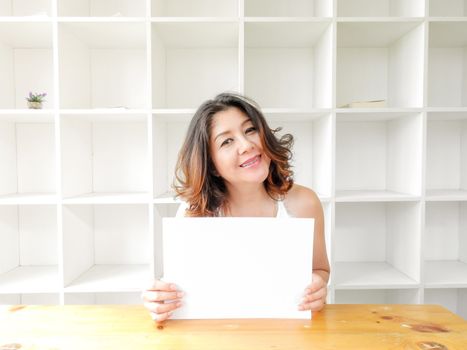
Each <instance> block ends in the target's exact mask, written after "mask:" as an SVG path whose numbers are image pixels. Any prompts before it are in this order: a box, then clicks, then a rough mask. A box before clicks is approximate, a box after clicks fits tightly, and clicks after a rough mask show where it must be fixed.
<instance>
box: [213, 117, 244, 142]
mask: <svg viewBox="0 0 467 350" xmlns="http://www.w3.org/2000/svg"><path fill="white" fill-rule="evenodd" d="M248 122H251V119H250V118H247V119H245V120H244V121H243V122H242V124H241V125H240V126H243V124H246V123H248ZM229 132H230V130H226V131H223V132H221V133H220V134H217V136H216V137H215V138H214V142H215V141H216V140H217V139H218V138H219V137H220V136H222V135H225V134H228V133H229Z"/></svg>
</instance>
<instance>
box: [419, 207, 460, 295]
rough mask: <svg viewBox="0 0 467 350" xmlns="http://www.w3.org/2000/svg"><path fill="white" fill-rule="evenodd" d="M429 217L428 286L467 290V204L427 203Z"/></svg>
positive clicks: (426, 239) (427, 230) (426, 283)
mask: <svg viewBox="0 0 467 350" xmlns="http://www.w3.org/2000/svg"><path fill="white" fill-rule="evenodd" d="M425 217H426V219H425V220H426V224H425V237H424V247H425V254H424V259H425V269H424V271H425V275H424V282H425V285H426V286H429V287H440V288H444V287H454V288H457V287H465V288H467V202H427V203H426V214H425Z"/></svg>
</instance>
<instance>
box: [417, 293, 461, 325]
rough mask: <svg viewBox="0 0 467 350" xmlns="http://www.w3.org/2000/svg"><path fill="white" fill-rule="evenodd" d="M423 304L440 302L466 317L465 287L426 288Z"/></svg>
mask: <svg viewBox="0 0 467 350" xmlns="http://www.w3.org/2000/svg"><path fill="white" fill-rule="evenodd" d="M425 304H440V305H442V306H444V307H445V308H447V309H448V310H450V311H451V312H454V313H456V314H458V315H459V316H461V317H463V318H464V319H467V289H465V288H459V289H431V288H430V289H426V290H425Z"/></svg>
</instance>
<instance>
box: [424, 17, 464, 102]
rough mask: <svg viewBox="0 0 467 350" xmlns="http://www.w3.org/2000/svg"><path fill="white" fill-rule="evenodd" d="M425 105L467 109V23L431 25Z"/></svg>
mask: <svg viewBox="0 0 467 350" xmlns="http://www.w3.org/2000/svg"><path fill="white" fill-rule="evenodd" d="M429 32H430V39H429V56H428V106H430V107H467V23H466V22H431V23H430V27H429Z"/></svg>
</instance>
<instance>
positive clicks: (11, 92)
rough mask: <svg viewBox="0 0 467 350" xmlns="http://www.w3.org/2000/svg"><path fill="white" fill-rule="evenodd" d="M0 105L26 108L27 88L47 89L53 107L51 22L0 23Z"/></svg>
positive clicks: (2, 106)
mask: <svg viewBox="0 0 467 350" xmlns="http://www.w3.org/2000/svg"><path fill="white" fill-rule="evenodd" d="M0 76H1V77H2V78H1V79H0V109H22V108H24V109H25V108H28V107H27V101H26V97H27V96H28V95H29V92H33V93H47V96H46V98H45V101H46V102H44V104H43V108H44V109H51V108H53V107H54V99H55V97H54V95H55V92H54V88H53V55H52V24H51V23H45V22H37V23H35V22H16V23H15V22H11V23H9V22H4V23H0Z"/></svg>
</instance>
